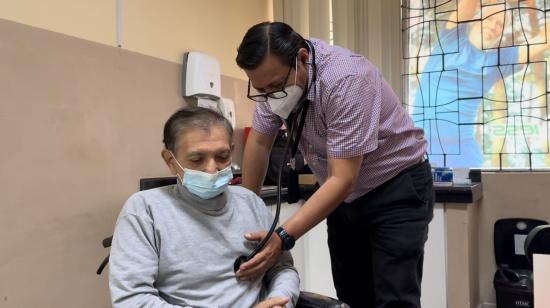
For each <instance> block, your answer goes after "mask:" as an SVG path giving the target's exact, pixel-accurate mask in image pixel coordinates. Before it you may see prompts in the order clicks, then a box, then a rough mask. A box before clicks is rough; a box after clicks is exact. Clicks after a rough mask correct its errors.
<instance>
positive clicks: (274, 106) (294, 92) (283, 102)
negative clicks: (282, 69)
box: [267, 84, 304, 119]
mask: <svg viewBox="0 0 550 308" xmlns="http://www.w3.org/2000/svg"><path fill="white" fill-rule="evenodd" d="M285 92H286V93H287V96H285V97H283V98H272V97H268V98H267V103H268V104H269V106H270V107H271V111H273V113H274V114H276V115H278V116H280V117H281V118H283V119H288V116H290V114H291V113H292V111H294V109H296V106H297V105H298V102H299V101H300V98H301V97H302V94H303V93H304V90H302V88H300V87H299V86H297V85H295V84H294V85H291V86H288V87H286V88H285Z"/></svg>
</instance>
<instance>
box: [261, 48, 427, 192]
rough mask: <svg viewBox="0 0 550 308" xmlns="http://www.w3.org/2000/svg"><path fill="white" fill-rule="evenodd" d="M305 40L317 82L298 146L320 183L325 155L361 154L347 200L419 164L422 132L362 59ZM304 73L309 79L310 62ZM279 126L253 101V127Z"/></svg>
mask: <svg viewBox="0 0 550 308" xmlns="http://www.w3.org/2000/svg"><path fill="white" fill-rule="evenodd" d="M311 42H312V44H313V46H314V49H315V64H316V65H317V80H316V81H315V83H316V87H314V86H313V85H312V86H311V91H310V92H309V93H308V97H307V98H308V99H309V100H311V101H312V104H310V106H309V109H308V113H307V117H306V123H305V125H304V131H303V133H302V138H301V139H300V144H299V149H300V151H301V152H302V154H303V155H304V157H305V159H306V161H307V162H308V164H309V166H310V168H311V170H312V171H313V173H314V174H315V177H316V178H317V181H319V184H321V185H322V184H323V183H324V182H325V181H326V180H327V177H328V176H329V175H328V164H327V162H328V160H327V158H328V157H332V158H351V157H355V156H359V155H362V156H363V163H362V165H361V170H360V172H359V176H358V180H357V184H356V187H355V189H354V191H353V193H351V194H350V195H349V196H348V197H347V198H346V199H345V201H346V202H352V201H353V200H355V199H357V198H358V197H360V196H362V195H364V194H366V193H367V192H369V191H371V190H372V189H374V188H376V187H377V186H379V185H381V184H383V183H384V182H386V181H388V180H390V179H391V178H393V177H394V176H395V175H397V174H398V173H399V172H401V171H402V170H404V169H406V168H407V167H409V166H412V165H414V164H416V163H418V162H420V161H421V160H422V158H423V155H424V153H425V152H426V146H427V141H426V140H425V139H424V131H423V130H422V129H421V128H415V127H414V124H413V122H412V120H411V118H410V117H409V115H408V114H407V112H406V110H405V109H404V108H403V107H402V105H401V102H400V100H399V98H398V97H397V95H395V93H394V92H393V90H392V89H391V87H390V86H389V84H388V83H387V82H386V81H385V80H384V78H383V77H382V75H381V74H380V72H379V71H378V69H377V68H376V67H375V66H374V65H373V64H372V63H370V62H369V61H368V60H367V59H366V58H365V57H363V56H361V55H358V54H354V53H352V52H351V51H350V50H348V49H345V48H342V47H338V46H331V45H329V44H327V43H325V42H323V41H321V40H317V39H311ZM309 60H310V62H311V61H312V55H311V53H310V59H309ZM309 76H310V78H309V80H310V82H311V81H312V79H313V78H312V76H313V70H312V66H310V69H309ZM315 89H316V91H315ZM315 92H316V93H315ZM281 125H282V120H281V119H280V118H279V117H278V116H277V115H275V114H274V113H273V112H272V111H271V108H270V107H269V105H268V104H267V103H256V110H255V112H254V119H253V122H252V127H253V128H254V129H255V130H257V131H258V132H260V133H264V134H269V135H272V134H274V133H275V132H277V130H278V129H279V128H280V127H281Z"/></svg>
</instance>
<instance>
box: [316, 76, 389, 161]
mask: <svg viewBox="0 0 550 308" xmlns="http://www.w3.org/2000/svg"><path fill="white" fill-rule="evenodd" d="M381 103H382V99H381V81H380V76H379V75H378V73H377V74H376V77H375V78H371V80H367V79H366V78H365V77H363V76H356V75H353V76H347V77H345V78H342V79H341V80H340V82H339V83H338V84H337V85H336V86H335V88H334V89H333V90H332V91H331V93H330V95H329V97H328V100H327V103H326V104H327V105H326V111H325V117H326V122H327V123H326V126H327V155H328V156H329V157H332V158H351V157H355V156H359V155H364V154H366V153H369V152H372V151H374V150H375V149H376V148H377V147H378V131H379V123H380V112H381Z"/></svg>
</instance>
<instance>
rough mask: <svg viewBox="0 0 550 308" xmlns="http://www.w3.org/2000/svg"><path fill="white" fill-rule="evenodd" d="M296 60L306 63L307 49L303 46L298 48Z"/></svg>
mask: <svg viewBox="0 0 550 308" xmlns="http://www.w3.org/2000/svg"><path fill="white" fill-rule="evenodd" d="M298 60H300V62H302V63H307V61H308V60H309V51H307V49H305V48H303V47H302V48H300V49H298Z"/></svg>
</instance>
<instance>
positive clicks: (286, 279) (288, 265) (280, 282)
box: [255, 196, 300, 308]
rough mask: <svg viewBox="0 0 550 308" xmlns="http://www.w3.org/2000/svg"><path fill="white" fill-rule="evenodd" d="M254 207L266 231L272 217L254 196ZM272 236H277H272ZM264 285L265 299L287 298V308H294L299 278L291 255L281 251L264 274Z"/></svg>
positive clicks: (263, 204)
mask: <svg viewBox="0 0 550 308" xmlns="http://www.w3.org/2000/svg"><path fill="white" fill-rule="evenodd" d="M255 199H256V203H257V204H256V205H255V206H257V207H258V208H260V209H261V210H260V211H261V212H260V213H261V214H262V216H263V219H264V222H263V225H264V227H265V228H266V229H269V227H271V223H272V222H273V217H272V215H271V214H270V213H269V212H268V211H267V208H266V205H265V203H264V202H263V200H262V199H260V198H259V197H258V196H255ZM274 236H277V235H275V234H274ZM263 280H264V285H265V287H266V290H265V294H266V296H265V299H267V298H270V297H287V298H289V301H288V304H287V305H286V306H285V307H287V308H294V306H295V305H296V303H297V302H298V297H299V296H300V278H299V277H298V271H296V268H294V262H293V260H292V255H291V254H290V252H288V251H283V253H282V254H281V255H280V256H279V259H278V260H277V262H276V263H275V265H273V267H271V268H270V269H269V270H268V271H267V272H266V274H265V276H264V278H263Z"/></svg>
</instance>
